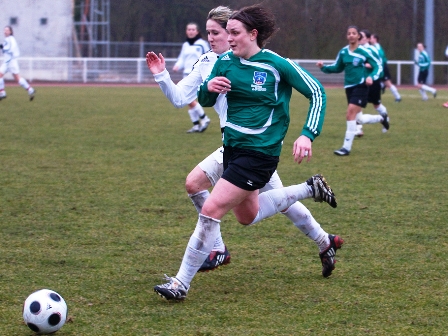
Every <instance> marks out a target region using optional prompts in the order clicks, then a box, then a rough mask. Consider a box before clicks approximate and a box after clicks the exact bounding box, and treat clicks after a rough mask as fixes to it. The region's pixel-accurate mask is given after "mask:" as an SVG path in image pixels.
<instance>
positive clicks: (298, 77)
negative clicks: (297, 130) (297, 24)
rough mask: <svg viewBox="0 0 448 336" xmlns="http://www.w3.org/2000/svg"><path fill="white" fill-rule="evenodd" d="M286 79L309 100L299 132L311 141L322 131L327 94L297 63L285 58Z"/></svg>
mask: <svg viewBox="0 0 448 336" xmlns="http://www.w3.org/2000/svg"><path fill="white" fill-rule="evenodd" d="M287 61H288V63H289V64H288V65H287V66H286V68H285V69H284V71H283V72H284V74H282V76H285V79H286V81H287V82H288V84H290V85H291V86H292V87H293V88H294V89H296V90H297V91H298V92H300V93H301V94H302V95H303V96H305V97H306V98H307V99H308V101H309V107H308V114H307V118H306V121H305V124H304V125H303V128H302V132H301V134H302V135H304V136H306V137H308V138H309V139H310V140H311V141H313V140H314V139H315V138H316V137H317V136H319V134H320V132H321V131H322V126H323V123H324V119H325V111H326V107H327V95H326V93H325V89H324V87H323V86H322V84H321V83H320V82H319V81H318V80H317V79H316V78H315V77H314V76H313V75H311V74H310V73H309V72H308V71H306V70H305V69H303V68H302V67H300V66H299V65H298V64H296V63H294V62H292V61H291V60H287Z"/></svg>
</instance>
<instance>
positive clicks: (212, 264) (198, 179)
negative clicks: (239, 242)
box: [185, 147, 231, 272]
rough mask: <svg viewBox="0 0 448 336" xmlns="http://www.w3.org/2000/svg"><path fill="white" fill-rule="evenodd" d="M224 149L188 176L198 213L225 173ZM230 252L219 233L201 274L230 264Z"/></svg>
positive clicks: (188, 188) (203, 162)
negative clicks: (211, 189)
mask: <svg viewBox="0 0 448 336" xmlns="http://www.w3.org/2000/svg"><path fill="white" fill-rule="evenodd" d="M222 150H223V149H222V147H220V148H218V149H217V150H216V151H215V152H213V153H212V154H210V155H209V156H208V157H206V158H205V159H204V160H203V161H201V162H200V163H199V164H198V165H197V166H196V167H195V168H194V169H193V170H192V171H191V172H190V174H188V176H187V180H186V183H185V188H186V190H187V193H188V196H189V197H190V199H191V201H192V202H193V204H194V206H195V208H196V211H197V212H198V213H201V210H202V206H203V205H204V203H205V200H206V199H207V198H208V196H209V195H210V193H209V191H208V189H209V188H210V187H213V186H215V185H216V183H217V182H218V180H219V179H220V177H221V175H222V172H223V164H222ZM230 258H231V257H230V252H229V250H228V249H227V247H226V245H225V243H224V240H223V238H222V235H221V231H219V233H218V236H217V238H216V240H215V243H214V245H213V248H212V252H211V253H210V255H209V256H208V257H207V259H206V260H205V261H204V263H203V264H202V266H201V267H200V268H199V272H207V271H211V270H214V269H216V268H217V267H219V266H221V265H226V264H228V263H229V262H230Z"/></svg>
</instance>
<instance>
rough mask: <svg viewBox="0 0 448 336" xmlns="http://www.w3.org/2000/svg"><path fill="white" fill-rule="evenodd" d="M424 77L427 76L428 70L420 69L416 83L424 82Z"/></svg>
mask: <svg viewBox="0 0 448 336" xmlns="http://www.w3.org/2000/svg"><path fill="white" fill-rule="evenodd" d="M426 78H428V70H420V72H419V73H418V83H419V84H426Z"/></svg>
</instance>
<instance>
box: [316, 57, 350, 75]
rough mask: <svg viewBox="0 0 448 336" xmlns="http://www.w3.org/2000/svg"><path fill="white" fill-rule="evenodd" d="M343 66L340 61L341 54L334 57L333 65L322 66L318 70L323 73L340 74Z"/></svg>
mask: <svg viewBox="0 0 448 336" xmlns="http://www.w3.org/2000/svg"><path fill="white" fill-rule="evenodd" d="M344 68H345V65H344V62H343V61H342V57H341V52H339V53H338V56H337V57H336V60H335V61H334V63H332V64H329V65H322V66H321V67H320V70H321V71H322V72H324V73H328V74H329V73H340V72H342V71H344Z"/></svg>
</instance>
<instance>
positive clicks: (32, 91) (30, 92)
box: [28, 88, 36, 101]
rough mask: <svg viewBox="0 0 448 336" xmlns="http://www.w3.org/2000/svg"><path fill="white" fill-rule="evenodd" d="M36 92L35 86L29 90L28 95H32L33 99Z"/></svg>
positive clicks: (31, 98)
mask: <svg viewBox="0 0 448 336" xmlns="http://www.w3.org/2000/svg"><path fill="white" fill-rule="evenodd" d="M35 93H36V90H34V89H33V88H31V89H30V91H28V96H29V97H30V101H33V99H34V94H35Z"/></svg>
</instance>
